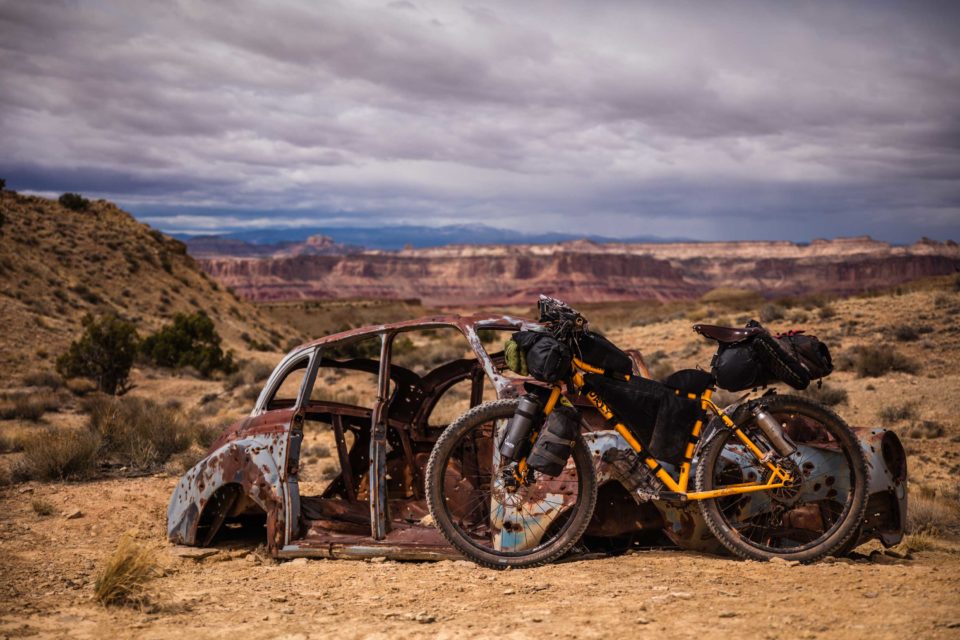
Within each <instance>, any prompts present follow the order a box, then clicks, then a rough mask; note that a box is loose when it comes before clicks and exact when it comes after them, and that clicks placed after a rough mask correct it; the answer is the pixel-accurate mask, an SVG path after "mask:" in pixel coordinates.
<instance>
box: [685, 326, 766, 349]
mask: <svg viewBox="0 0 960 640" xmlns="http://www.w3.org/2000/svg"><path fill="white" fill-rule="evenodd" d="M693 330H694V331H696V332H697V333H699V334H700V335H702V336H705V337H707V338H711V339H712V340H716V341H717V342H722V343H724V344H732V343H734V342H740V341H741V340H746V339H747V338H751V337H753V336H755V335H757V334H758V333H763V332H764V331H765V329H764V328H763V327H742V328H740V327H718V326H715V325H712V324H695V325H693Z"/></svg>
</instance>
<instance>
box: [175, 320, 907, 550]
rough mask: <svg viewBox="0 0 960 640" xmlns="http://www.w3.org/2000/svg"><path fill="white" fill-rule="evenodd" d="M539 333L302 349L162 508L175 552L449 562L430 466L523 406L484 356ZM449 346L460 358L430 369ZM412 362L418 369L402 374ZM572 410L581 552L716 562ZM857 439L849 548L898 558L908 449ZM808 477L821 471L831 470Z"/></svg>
mask: <svg viewBox="0 0 960 640" xmlns="http://www.w3.org/2000/svg"><path fill="white" fill-rule="evenodd" d="M533 325H534V323H532V322H529V321H526V320H521V319H517V318H513V317H509V316H494V317H487V316H483V317H481V316H476V317H460V316H437V317H428V318H422V319H418V320H410V321H405V322H398V323H393V324H384V325H377V326H370V327H364V328H359V329H353V330H350V331H345V332H342V333H338V334H334V335H330V336H327V337H325V338H321V339H319V340H315V341H313V342H309V343H307V344H304V345H302V346H300V347H297V348H296V349H294V350H293V351H291V352H290V353H289V354H288V355H287V356H285V357H284V358H283V360H282V361H281V362H280V364H279V365H278V366H277V367H276V369H275V370H274V371H273V373H272V374H271V375H270V377H269V378H268V380H267V382H266V383H265V385H264V387H263V390H262V391H261V393H260V396H259V398H258V399H257V402H256V406H255V408H254V409H253V411H252V412H251V414H250V416H249V417H247V418H246V419H244V420H242V421H240V422H238V423H237V424H235V425H233V426H232V427H230V428H229V429H227V430H226V431H225V432H224V433H223V434H222V435H221V437H220V438H219V439H218V441H217V442H215V443H214V444H213V446H212V448H211V450H210V452H209V453H208V455H207V456H206V458H204V459H203V460H202V461H200V462H199V463H198V464H197V465H196V466H194V467H193V468H192V469H190V470H189V471H188V472H187V473H186V474H185V475H184V476H183V478H181V480H180V481H179V483H178V485H177V487H176V489H175V490H174V493H173V496H172V497H171V500H170V504H169V508H168V514H167V517H168V537H169V539H170V540H171V541H172V542H174V543H178V544H186V545H200V546H206V545H209V544H211V543H212V542H213V541H214V540H215V538H216V536H217V534H218V532H220V531H221V530H222V528H223V527H224V526H225V525H226V524H228V523H233V522H240V521H246V520H251V519H252V520H253V521H254V522H257V523H264V524H265V528H266V536H267V539H266V543H267V547H268V549H269V550H270V552H271V553H272V554H273V555H275V556H277V557H301V556H308V557H309V556H317V557H353V558H368V557H379V556H386V557H390V558H396V559H439V558H447V557H453V556H455V555H456V552H455V550H454V549H453V548H452V547H450V546H448V544H447V543H446V541H445V540H444V539H443V538H442V536H441V535H440V533H439V532H438V531H437V529H435V528H434V527H432V526H431V522H430V518H429V517H428V510H427V507H426V502H425V500H424V491H423V472H424V466H425V464H426V461H427V458H428V457H429V454H430V451H431V449H432V447H433V444H434V443H435V442H436V439H437V438H438V437H439V435H440V433H441V432H442V431H443V429H444V428H445V427H446V426H447V424H448V423H449V422H450V421H451V420H452V419H453V418H455V417H456V415H458V414H460V413H463V412H464V411H466V409H468V408H470V407H473V406H476V405H478V404H480V403H481V402H483V401H485V400H490V399H495V398H512V397H517V396H519V395H521V394H522V393H523V388H524V385H525V384H527V385H529V384H531V382H532V381H531V380H530V379H526V378H522V377H519V376H515V375H513V374H512V373H511V372H510V371H508V370H506V368H505V363H504V357H503V353H502V351H499V352H493V353H490V352H488V351H487V346H489V345H499V344H503V342H504V340H505V339H506V338H507V337H508V336H509V334H510V333H512V332H514V331H517V330H520V329H522V328H530V327H531V326H533ZM443 332H445V333H447V334H448V335H450V336H453V337H454V338H455V340H457V341H459V345H460V346H459V347H453V349H452V350H448V351H447V353H446V357H444V358H441V359H439V360H437V359H434V360H431V359H430V358H426V359H425V360H426V361H424V357H423V353H425V352H427V351H428V350H429V346H430V343H431V341H435V340H436V334H437V333H443ZM411 336H413V337H414V338H415V340H416V341H418V342H415V341H413V340H411V339H410V337H411ZM424 340H425V341H426V342H424ZM358 345H365V346H364V347H363V348H361V347H360V346H358ZM441 355H444V354H441ZM418 358H419V359H418ZM633 358H634V361H635V366H636V368H637V372H638V373H646V371H645V366H644V365H643V361H642V358H640V357H639V354H637V353H636V352H633ZM411 359H412V360H414V361H415V362H416V366H413V365H411V366H405V364H407V362H405V360H411ZM361 378H363V379H365V380H366V383H367V387H368V390H367V392H366V393H354V394H353V395H352V396H351V395H350V394H347V395H342V394H341V395H337V393H336V392H334V393H332V395H333V396H334V397H332V398H330V397H329V396H330V395H331V393H329V390H330V389H329V388H330V387H331V385H332V383H333V382H337V383H343V382H344V380H350V381H356V380H360V379H361ZM339 386H342V385H338V388H339ZM569 400H570V401H571V402H572V403H573V404H574V405H575V406H576V407H577V408H578V409H579V410H580V411H581V414H582V416H583V419H584V425H585V428H586V433H585V439H586V441H587V444H588V446H589V448H590V451H591V454H592V458H593V461H594V467H595V469H596V472H597V479H598V484H599V496H598V502H597V508H596V512H595V514H594V516H593V520H592V521H591V523H590V527H589V528H588V529H587V532H586V534H585V536H584V540H583V545H584V546H585V547H586V548H591V549H597V550H609V551H616V550H622V549H626V548H628V547H629V546H630V545H633V544H641V545H644V546H658V545H676V546H679V547H681V548H684V549H692V550H700V551H708V552H720V551H721V546H720V544H719V543H718V542H717V541H716V539H715V538H713V536H712V534H711V533H710V532H709V531H708V529H707V527H706V524H705V522H704V520H703V519H702V517H701V515H700V512H699V510H698V508H697V506H696V505H695V504H678V503H670V502H663V501H658V500H644V499H640V497H639V496H638V495H636V494H634V493H631V492H629V491H628V490H627V489H626V488H625V486H624V485H623V484H622V483H621V481H620V479H619V477H618V474H617V472H616V469H615V468H614V466H613V465H611V464H609V462H608V461H609V460H611V459H612V457H611V455H610V454H611V452H614V454H615V453H616V450H623V451H627V450H629V446H628V445H627V444H626V442H624V441H623V439H622V438H621V437H620V435H619V434H617V433H616V432H615V431H611V430H609V428H608V427H607V425H606V421H605V420H604V419H603V417H602V416H600V415H599V413H597V411H596V410H595V409H594V408H593V406H592V405H590V404H589V403H588V402H587V401H586V400H585V399H582V398H577V397H570V398H569ZM452 410H454V411H452ZM709 428H711V427H710V426H708V429H709ZM797 428H802V425H797ZM316 429H322V430H324V431H325V433H326V434H327V436H329V437H330V439H331V443H332V444H333V445H334V446H333V447H332V448H335V454H334V459H335V460H336V461H337V464H336V468H335V469H331V470H330V471H331V472H332V473H328V474H326V475H327V476H329V477H327V478H326V484H325V485H324V486H318V487H317V488H316V492H315V493H314V492H312V491H309V490H308V487H309V485H311V484H313V482H311V481H309V479H306V478H304V477H301V476H302V475H303V474H302V469H303V461H302V460H301V458H302V456H303V455H304V453H305V451H306V450H307V449H305V446H304V438H305V434H306V435H309V434H311V433H313V432H314V431H315V430H316ZM855 431H856V432H857V435H858V437H859V438H860V442H861V445H862V447H863V449H864V452H865V454H866V458H867V462H868V465H869V467H870V489H869V493H870V498H869V506H868V510H867V516H866V518H865V520H864V522H863V523H862V525H861V531H860V534H859V536H855V538H854V540H851V543H850V544H849V545H848V548H852V547H853V546H856V544H859V543H862V542H865V541H867V540H870V539H879V540H880V541H881V542H882V543H883V544H884V545H887V546H889V545H892V544H896V543H897V542H899V541H900V539H901V537H902V532H903V523H904V522H905V515H906V483H907V467H906V456H905V453H904V450H903V447H902V446H901V444H900V441H899V439H898V438H897V436H896V434H894V433H893V432H891V431H887V430H885V429H879V428H877V429H866V428H861V429H855ZM708 435H709V433H705V434H704V436H705V437H704V441H705V440H706V439H707V438H706V436H708ZM613 457H615V455H614V456H613ZM694 464H696V458H695V459H694ZM810 464H823V465H828V464H829V455H824V456H823V460H822V461H812V462H811V463H810ZM817 472H818V473H823V474H828V473H829V469H826V468H820V469H818V470H817ZM308 475H309V474H308ZM752 508H753V509H762V508H763V503H762V502H759V501H758V502H757V503H755V504H754V505H753V507H752ZM798 526H800V525H798Z"/></svg>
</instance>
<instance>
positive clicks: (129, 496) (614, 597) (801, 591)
mask: <svg viewBox="0 0 960 640" xmlns="http://www.w3.org/2000/svg"><path fill="white" fill-rule="evenodd" d="M174 484H175V478H173V477H172V476H168V475H161V476H154V477H145V478H127V479H112V480H100V481H97V482H90V483H83V484H76V483H72V484H59V485H56V484H38V483H29V484H26V485H21V486H17V487H7V488H4V489H3V490H2V492H0V575H2V578H0V637H3V638H15V637H38V638H61V637H70V638H108V637H109V638H172V637H177V636H183V635H184V634H189V636H190V637H191V638H244V639H247V638H249V639H251V640H252V639H255V638H290V639H293V638H301V639H304V638H327V637H337V638H396V637H477V638H494V637H496V638H526V637H556V638H593V637H598V638H599V637H602V638H628V637H629V638H633V637H644V636H649V637H654V636H662V635H664V634H669V635H670V637H674V638H678V637H679V638H687V637H701V636H702V635H703V634H706V633H710V634H714V633H715V634H723V635H733V634H736V635H739V636H741V637H748V638H785V637H793V638H851V637H855V638H867V637H869V638H903V637H922V638H957V637H960V596H958V593H960V555H951V554H945V553H940V552H934V551H924V552H915V553H913V554H912V558H911V559H899V558H896V557H893V556H889V555H882V554H880V553H879V552H878V553H874V554H873V556H872V560H871V559H869V556H868V558H864V559H861V560H850V559H841V560H832V561H828V562H825V563H820V564H817V565H812V566H801V565H791V564H788V563H786V562H774V563H765V564H760V563H755V562H741V561H735V560H732V559H728V558H721V557H713V556H705V555H699V554H694V553H686V552H679V551H639V552H630V554H628V555H625V556H618V557H603V558H594V559H581V560H574V561H568V562H563V563H559V564H554V565H552V566H547V567H541V568H537V569H531V570H520V571H518V570H511V571H504V572H497V571H491V570H487V569H482V568H479V567H477V566H476V565H474V564H472V563H470V562H467V561H455V562H451V561H445V562H440V563H398V562H391V561H381V562H376V561H374V562H360V561H349V560H304V559H301V560H294V561H287V562H275V561H273V560H271V559H269V558H265V557H263V556H262V555H260V554H259V553H258V552H256V550H255V549H254V546H253V545H254V542H253V541H249V540H247V541H242V540H241V541H234V542H232V543H224V544H223V545H222V546H221V547H219V549H218V551H217V553H216V554H215V555H212V556H210V557H207V558H204V559H200V560H197V559H193V558H189V557H187V558H184V557H179V556H178V555H177V554H178V552H179V549H178V548H175V547H172V546H170V545H169V544H167V543H166V541H165V540H164V537H163V532H164V530H165V526H164V524H165V514H166V500H167V498H168V496H169V493H170V491H171V490H172V488H173V486H174ZM34 497H43V498H45V499H47V500H48V501H49V502H51V503H52V504H53V505H54V506H55V507H56V509H57V512H58V513H57V514H55V515H53V516H48V517H40V516H37V515H35V514H34V513H33V512H32V510H31V507H30V501H31V500H32V499H33V498H34ZM78 509H79V510H80V512H81V514H82V515H80V516H78V517H73V518H69V517H68V516H69V515H71V514H73V512H74V511H75V510H78ZM74 515H75V514H74ZM128 531H131V532H132V533H133V535H134V536H135V537H136V539H137V540H138V542H140V543H141V544H144V545H146V546H148V547H150V548H153V549H155V550H156V552H157V555H158V557H159V558H160V562H161V564H162V566H163V570H164V575H163V576H162V577H160V578H158V579H156V580H155V581H154V583H153V591H154V593H155V596H154V604H153V605H152V606H151V607H149V608H148V609H146V610H144V611H136V610H129V609H119V608H109V609H108V608H104V607H102V606H100V605H98V604H96V602H95V601H94V600H93V596H92V591H93V582H94V580H95V576H96V571H97V567H98V566H99V565H100V564H101V563H102V562H103V561H104V560H105V559H106V557H107V556H108V555H109V553H110V552H111V551H112V549H113V548H114V546H115V544H116V542H117V541H118V540H119V539H120V537H121V536H122V535H123V534H124V533H125V532H128ZM871 548H875V547H866V548H861V549H860V551H861V552H867V553H869V551H870V550H871Z"/></svg>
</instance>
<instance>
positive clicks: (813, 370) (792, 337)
mask: <svg viewBox="0 0 960 640" xmlns="http://www.w3.org/2000/svg"><path fill="white" fill-rule="evenodd" d="M777 342H779V343H780V346H782V347H783V349H784V351H786V352H787V353H789V354H790V355H792V356H793V357H794V358H796V359H797V360H799V361H800V364H802V365H803V366H804V367H805V368H806V370H807V371H808V372H809V373H810V379H811V380H816V379H818V378H826V377H827V376H828V375H830V374H831V373H833V358H831V357H830V349H828V348H827V345H825V344H824V343H823V342H821V341H820V340H819V339H818V338H817V337H816V336H808V335H805V334H804V333H803V331H788V332H787V333H785V334H783V335H780V336H777Z"/></svg>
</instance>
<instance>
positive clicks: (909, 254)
mask: <svg viewBox="0 0 960 640" xmlns="http://www.w3.org/2000/svg"><path fill="white" fill-rule="evenodd" d="M311 242H312V243H313V244H314V245H316V244H317V240H316V239H314V240H311V241H308V242H307V243H303V245H304V246H303V248H300V247H298V246H297V245H295V244H293V245H289V246H284V247H283V248H282V250H278V251H276V252H275V253H273V254H272V255H270V256H267V257H263V256H260V257H249V256H246V257H245V256H243V255H242V254H241V255H237V253H238V252H233V253H234V255H222V256H215V255H211V252H210V251H209V247H206V249H208V250H207V251H204V252H202V257H200V258H199V260H198V261H199V263H200V265H201V266H202V268H203V269H204V270H206V271H207V273H209V274H210V275H211V276H212V277H213V278H215V279H216V280H218V281H219V282H221V283H222V284H224V285H227V286H229V287H232V288H233V289H234V290H235V291H236V292H237V293H238V294H239V295H241V296H243V297H246V298H250V299H254V300H286V299H297V298H371V297H372V298H392V299H401V298H420V299H421V300H423V302H424V303H425V304H428V305H439V306H442V305H461V304H509V303H527V302H529V301H530V299H531V297H532V296H534V295H536V294H538V293H548V294H549V293H553V294H557V295H560V296H562V297H564V298H565V299H569V300H571V301H578V302H597V301H603V300H628V299H657V300H670V299H687V298H695V297H698V296H700V295H702V294H703V293H705V292H707V291H709V290H711V289H715V288H718V287H733V288H739V289H752V290H756V291H760V292H762V293H763V294H765V295H768V296H782V295H796V294H803V293H810V292H830V293H854V292H858V291H865V290H870V289H877V288H881V287H886V286H891V285H895V284H897V283H900V282H905V281H907V280H913V279H915V278H919V277H924V276H932V275H943V274H948V273H953V272H956V271H958V270H960V247H958V245H957V244H956V243H955V242H952V241H947V242H943V243H941V242H934V241H931V240H927V239H923V240H921V241H919V242H917V243H915V244H913V245H910V246H906V247H895V246H891V245H889V244H886V243H883V242H878V241H875V240H872V239H871V238H869V237H857V238H840V239H836V240H817V241H814V242H812V243H810V244H805V245H799V244H794V243H791V242H714V243H673V244H617V243H606V244H598V243H594V242H591V241H586V240H578V241H573V242H563V243H557V244H534V245H509V246H507V245H481V246H476V245H471V246H465V245H451V246H445V247H436V248H430V249H407V250H403V251H358V250H355V249H354V248H351V249H352V250H351V251H338V250H337V245H335V244H334V243H332V242H328V241H326V240H325V241H324V242H323V243H322V245H323V249H322V250H321V251H322V253H321V252H317V251H315V250H314V251H311V248H310V246H309V245H310V244H311ZM228 252H229V251H228Z"/></svg>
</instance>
